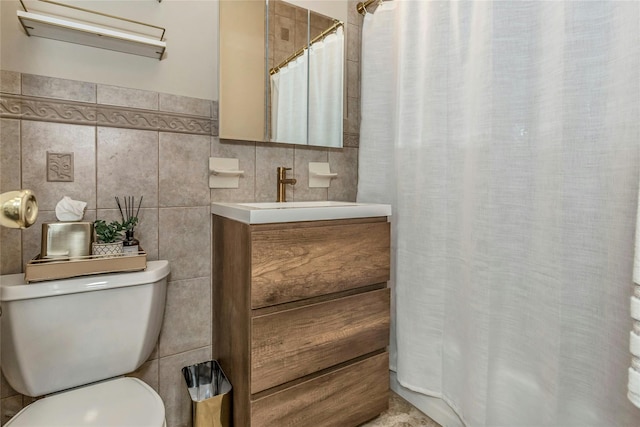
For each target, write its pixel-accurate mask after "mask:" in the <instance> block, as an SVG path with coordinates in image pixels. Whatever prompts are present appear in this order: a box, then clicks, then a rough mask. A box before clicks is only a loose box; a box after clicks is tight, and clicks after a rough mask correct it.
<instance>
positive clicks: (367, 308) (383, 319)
mask: <svg viewBox="0 0 640 427" xmlns="http://www.w3.org/2000/svg"><path fill="white" fill-rule="evenodd" d="M389 294H390V291H389V289H380V290H377V291H372V292H366V293H363V294H358V295H353V296H349V297H345V298H340V299H337V300H332V301H327V302H323V303H319V304H313V305H309V306H305V307H300V308H295V309H291V310H286V311H281V312H278V313H273V314H267V315H264V316H259V317H255V318H253V319H252V339H251V393H252V394H254V393H258V392H260V391H263V390H266V389H268V388H271V387H275V386H277V385H280V384H284V383H286V382H288V381H292V380H294V379H297V378H299V377H303V376H305V375H308V374H312V373H314V372H317V371H320V370H322V369H325V368H328V367H331V366H334V365H337V364H339V363H342V362H345V361H347V360H351V359H354V358H356V357H358V356H362V355H364V354H367V353H370V352H372V351H375V350H379V349H384V348H385V347H386V346H387V344H388V343H389V298H390V297H389Z"/></svg>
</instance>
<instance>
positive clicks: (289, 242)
mask: <svg viewBox="0 0 640 427" xmlns="http://www.w3.org/2000/svg"><path fill="white" fill-rule="evenodd" d="M331 222H332V223H339V224H336V225H325V226H304V225H298V226H296V227H289V228H284V227H281V228H275V229H268V228H261V227H254V228H253V229H252V233H251V308H253V309H256V308H260V307H266V306H270V305H276V304H282V303H285V302H290V301H296V300H301V299H305V298H310V297H314V296H319V295H325V294H329V293H334V292H340V291H344V290H348V289H354V288H359V287H362V286H366V285H371V284H375V283H384V282H386V281H387V280H389V259H390V258H389V248H390V243H389V242H390V228H389V223H388V222H387V220H386V218H374V219H368V220H345V221H331Z"/></svg>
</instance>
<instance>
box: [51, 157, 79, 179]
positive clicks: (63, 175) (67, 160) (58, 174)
mask: <svg viewBox="0 0 640 427" xmlns="http://www.w3.org/2000/svg"><path fill="white" fill-rule="evenodd" d="M47 181H48V182H73V153H52V152H50V151H47Z"/></svg>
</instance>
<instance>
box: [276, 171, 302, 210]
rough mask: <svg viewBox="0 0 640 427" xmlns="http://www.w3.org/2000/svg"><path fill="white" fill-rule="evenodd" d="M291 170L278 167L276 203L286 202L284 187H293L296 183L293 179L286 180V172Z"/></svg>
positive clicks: (285, 189)
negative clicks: (289, 185) (288, 185)
mask: <svg viewBox="0 0 640 427" xmlns="http://www.w3.org/2000/svg"><path fill="white" fill-rule="evenodd" d="M290 170H291V168H285V167H284V166H278V199H277V200H276V201H277V202H286V201H287V188H286V187H285V185H287V184H291V185H294V184H295V183H296V182H297V181H296V179H295V178H287V171H290Z"/></svg>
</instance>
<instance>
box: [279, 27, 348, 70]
mask: <svg viewBox="0 0 640 427" xmlns="http://www.w3.org/2000/svg"><path fill="white" fill-rule="evenodd" d="M339 27H342V21H336V22H334V24H333V25H332V26H330V27H329V28H327V29H326V30H324V31H323V32H321V33H320V34H318V35H317V36H315V37H314V38H312V39H311V41H310V42H309V44H308V45H306V46H304V47H301V48H300V49H298V50H296V51H295V52H294V53H293V55H291V56H289V57H288V58H287V59H285V60H284V61H282V62H281V63H279V64H278V65H276V66H275V67H273V68H272V69H270V70H269V75H274V74H275V73H277V72H278V71H280V69H282V68H283V67H284V66H285V65H287V64H288V63H289V62H291V61H293V60H294V59H296V58H297V57H298V56H300V55H302V52H304V51H305V49H307V48H308V47H309V46H311V45H312V44H314V43H315V42H317V41H318V40H320V39H322V38H324V37H325V36H326V35H327V34H329V33H331V32H333V31H335V30H337V29H338V28H339Z"/></svg>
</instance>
